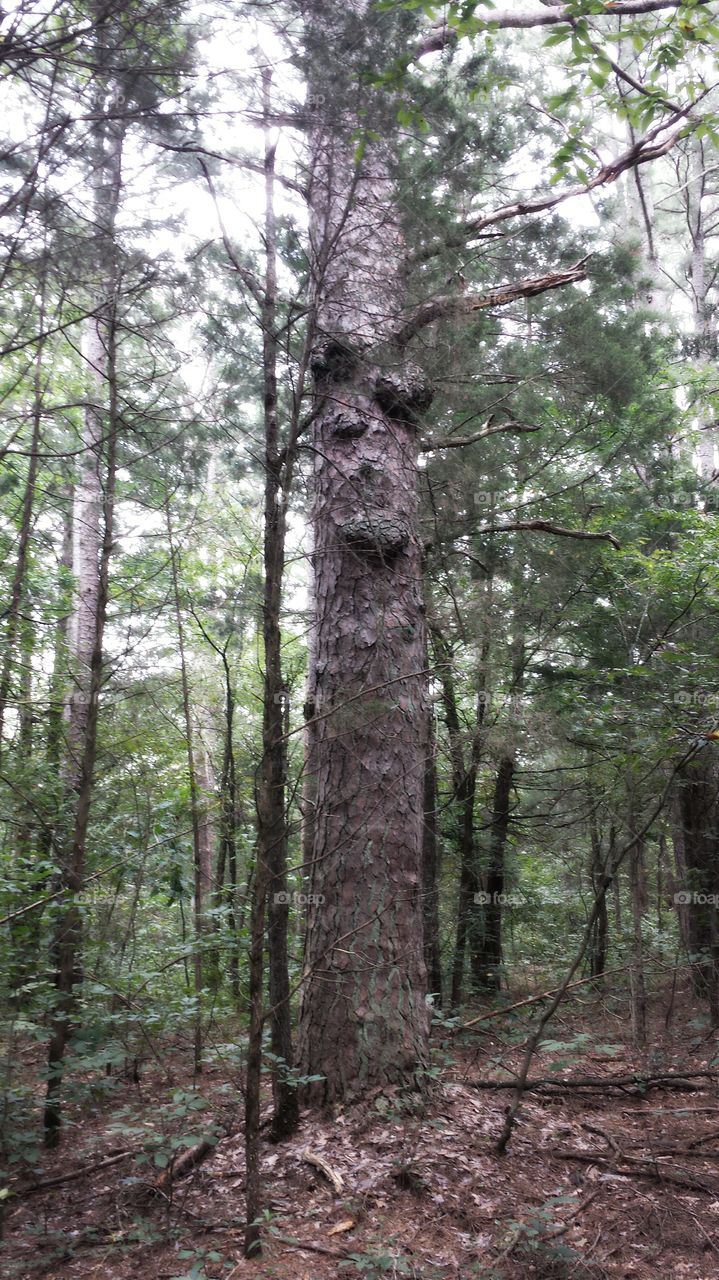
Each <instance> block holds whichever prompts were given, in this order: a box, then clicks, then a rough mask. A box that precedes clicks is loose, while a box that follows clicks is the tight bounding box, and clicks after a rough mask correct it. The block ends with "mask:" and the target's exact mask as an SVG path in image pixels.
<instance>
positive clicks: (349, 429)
mask: <svg viewBox="0 0 719 1280" xmlns="http://www.w3.org/2000/svg"><path fill="white" fill-rule="evenodd" d="M328 425H329V429H330V434H331V435H333V436H336V437H337V439H338V440H356V439H358V437H359V436H363V435H364V433H365V431H366V430H367V427H368V426H369V423H368V422H367V418H366V416H363V415H362V414H360V413H356V412H353V411H352V410H350V411H349V412H344V413H338V414H336V415H335V416H334V417H331V418H330V419H329V422H328Z"/></svg>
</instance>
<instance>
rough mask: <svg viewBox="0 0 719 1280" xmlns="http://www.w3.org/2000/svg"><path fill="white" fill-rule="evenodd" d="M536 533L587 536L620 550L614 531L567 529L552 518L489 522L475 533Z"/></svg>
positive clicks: (564, 536)
mask: <svg viewBox="0 0 719 1280" xmlns="http://www.w3.org/2000/svg"><path fill="white" fill-rule="evenodd" d="M525 530H526V531H528V532H536V533H552V534H554V536H555V537H557V538H586V539H588V540H589V541H590V542H611V544H612V546H613V547H614V548H615V549H616V550H617V551H619V550H620V549H621V543H620V542H618V541H617V539H616V538H615V537H614V534H613V533H589V532H588V530H586V529H565V528H564V527H563V526H562V525H559V524H552V522H551V520H511V521H507V523H506V524H487V525H482V527H481V528H479V529H475V530H474V532H475V533H515V532H517V531H521V532H524V531H525Z"/></svg>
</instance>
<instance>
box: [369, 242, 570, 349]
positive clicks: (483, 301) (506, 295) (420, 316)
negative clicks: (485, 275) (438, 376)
mask: <svg viewBox="0 0 719 1280" xmlns="http://www.w3.org/2000/svg"><path fill="white" fill-rule="evenodd" d="M585 262H586V258H583V259H582V260H581V261H580V262H577V263H575V265H574V266H573V267H568V268H567V270H566V271H550V272H548V273H547V274H546V275H543V276H531V277H528V278H527V279H524V280H517V281H516V282H515V283H514V284H505V285H500V287H499V288H498V289H490V291H489V293H484V294H476V293H448V294H439V295H438V296H437V297H436V298H430V299H429V301H428V302H423V303H421V304H420V306H418V307H417V308H416V310H415V311H414V313H413V314H412V315H411V316H409V318H408V319H407V320H406V321H405V322H404V324H403V325H402V326H401V327H400V328H399V329H398V330H397V332H396V333H395V335H394V341H395V343H396V344H397V346H399V347H404V346H406V344H407V343H408V342H409V340H410V338H413V337H414V336H415V335H416V334H417V333H419V332H420V330H421V329H424V328H425V326H426V325H428V324H432V323H433V322H434V321H435V320H443V319H445V318H446V317H447V316H463V315H471V314H472V313H473V312H474V311H487V310H490V309H491V308H493V307H503V306H506V305H507V303H509V302H516V301H517V299H518V298H534V297H536V295H537V294H540V293H547V292H548V290H550V289H561V288H562V287H563V286H564V285H565V284H575V283H576V282H577V281H578V280H585V279H586V276H587V273H586V271H585V270H584V264H585Z"/></svg>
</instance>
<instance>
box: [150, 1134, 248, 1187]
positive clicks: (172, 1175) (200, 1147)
mask: <svg viewBox="0 0 719 1280" xmlns="http://www.w3.org/2000/svg"><path fill="white" fill-rule="evenodd" d="M237 1132H239V1131H237ZM226 1136H227V1137H228V1138H229V1137H234V1136H235V1134H227V1135H226ZM216 1148H217V1139H214V1138H213V1139H211V1138H203V1139H202V1141H201V1142H197V1143H196V1144H195V1146H194V1147H188V1148H187V1150H186V1151H182V1152H181V1153H180V1155H178V1156H175V1158H174V1159H173V1160H171V1161H170V1163H169V1164H168V1166H167V1168H166V1169H163V1171H162V1173H161V1174H160V1176H159V1178H157V1179H156V1181H155V1182H154V1183H153V1185H152V1190H153V1191H154V1192H160V1193H162V1194H164V1195H166V1194H167V1192H168V1191H169V1190H170V1188H171V1187H172V1184H173V1182H177V1180H178V1178H184V1177H185V1175H186V1174H188V1173H191V1171H192V1170H193V1169H196V1168H197V1167H198V1165H201V1164H202V1163H203V1162H204V1161H205V1160H206V1159H207V1157H208V1156H210V1155H212V1153H213V1151H215V1150H216Z"/></svg>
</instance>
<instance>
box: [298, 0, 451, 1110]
mask: <svg viewBox="0 0 719 1280" xmlns="http://www.w3.org/2000/svg"><path fill="white" fill-rule="evenodd" d="M348 11H351V13H352V15H353V16H355V17H359V18H360V19H361V18H362V17H363V16H364V5H361V4H359V3H357V4H354V5H350V6H348ZM334 17H335V20H337V19H338V18H339V12H338V11H335V14H334ZM367 26H368V29H369V26H370V24H367ZM332 111H333V113H334V122H333V123H330V121H329V119H328V118H327V117H328V116H329V113H328V112H320V113H319V117H320V118H319V119H318V121H317V125H316V127H315V129H314V131H313V137H312V144H311V145H312V166H311V171H312V182H311V192H310V202H311V236H312V242H313V249H314V263H313V269H314V290H315V298H316V315H317V326H318V331H319V340H318V342H317V344H316V349H315V354H314V359H313V372H314V376H315V384H316V391H317V403H316V410H317V413H316V418H315V421H314V424H313V437H312V448H313V452H314V512H313V526H314V551H313V570H314V592H315V609H316V613H315V628H314V631H315V634H314V638H313V645H314V654H313V669H312V673H311V676H310V682H309V688H310V690H311V694H310V698H311V700H310V702H309V705H308V708H307V710H308V711H309V713H310V715H309V720H310V721H311V726H310V733H311V740H310V744H309V759H310V761H311V769H312V775H313V788H314V792H315V799H316V806H315V810H314V814H313V819H312V837H313V845H312V851H311V866H310V868H309V889H310V893H311V895H312V897H313V901H312V902H311V904H310V908H309V914H308V932H307V945H306V949H305V968H304V984H303V988H302V994H301V1012H300V1026H299V1034H298V1050H299V1060H300V1063H301V1070H302V1073H303V1074H304V1075H320V1076H321V1077H322V1081H321V1083H316V1084H314V1085H312V1086H310V1087H309V1088H308V1090H307V1094H308V1097H310V1098H313V1099H316V1100H321V1101H325V1102H332V1101H333V1100H335V1099H340V1098H345V1097H348V1096H351V1095H353V1094H357V1093H359V1092H361V1091H363V1090H365V1089H367V1088H371V1087H374V1086H382V1085H384V1084H401V1085H408V1084H410V1083H412V1082H415V1081H417V1082H418V1081H419V1080H420V1073H421V1072H422V1069H423V1068H424V1067H425V1065H426V1062H427V1045H428V1022H429V1019H428V1011H427V1006H426V1002H425V990H426V974H425V967H424V957H423V950H422V894H421V855H422V814H423V807H424V806H423V799H424V764H425V760H426V758H427V748H428V723H429V721H428V694H427V682H426V675H425V674H424V672H425V622H424V606H423V602H422V590H421V545H420V537H419V532H418V522H417V467H416V460H417V447H418V445H417V439H416V423H417V418H418V415H419V414H420V413H421V411H422V409H423V407H425V406H426V405H427V404H428V402H429V398H430V397H429V391H428V388H427V386H426V384H425V382H424V380H423V378H422V376H421V375H420V374H419V372H418V371H417V370H415V369H414V368H413V367H412V366H411V365H410V364H409V363H408V362H407V361H406V360H404V359H403V358H401V357H400V356H399V355H398V354H396V355H394V356H393V355H392V354H391V352H389V353H388V349H387V346H386V344H387V343H388V342H389V341H390V340H391V337H392V334H393V332H395V331H396V329H397V327H398V322H399V319H400V310H401V306H402V300H403V278H402V266H403V260H404V246H403V243H402V236H401V231H400V226H399V216H398V212H397V201H396V192H395V188H394V183H393V179H392V175H391V156H390V154H389V152H388V150H387V148H386V146H385V144H384V143H382V142H380V141H374V140H370V141H368V142H367V145H366V146H365V147H364V149H360V150H361V155H359V156H358V154H357V143H356V136H353V135H354V133H355V129H356V124H357V118H356V117H355V118H351V117H350V113H348V117H345V118H343V114H342V111H341V110H338V109H337V103H336V102H333V103H332ZM323 115H324V117H325V118H324V119H323V118H322V117H323Z"/></svg>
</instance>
